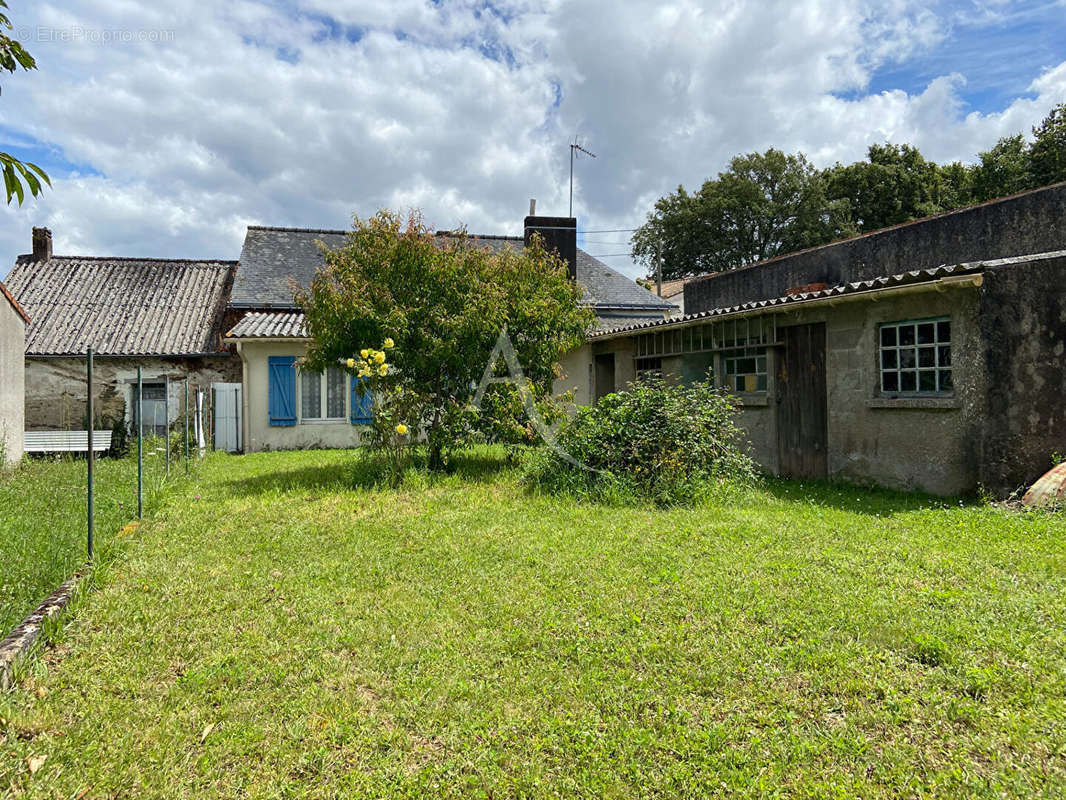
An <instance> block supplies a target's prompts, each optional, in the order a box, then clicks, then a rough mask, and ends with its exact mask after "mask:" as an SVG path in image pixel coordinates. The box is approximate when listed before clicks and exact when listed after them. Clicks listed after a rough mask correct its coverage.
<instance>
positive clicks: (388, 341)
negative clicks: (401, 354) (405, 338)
mask: <svg viewBox="0 0 1066 800" xmlns="http://www.w3.org/2000/svg"><path fill="white" fill-rule="evenodd" d="M395 346H396V342H394V341H393V340H392V339H386V340H385V349H386V350H389V349H391V348H393V347H395Z"/></svg>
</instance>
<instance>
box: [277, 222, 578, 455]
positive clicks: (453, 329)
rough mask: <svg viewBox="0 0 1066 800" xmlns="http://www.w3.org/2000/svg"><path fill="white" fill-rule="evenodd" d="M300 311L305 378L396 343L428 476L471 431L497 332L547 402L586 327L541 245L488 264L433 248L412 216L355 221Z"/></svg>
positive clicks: (469, 250) (471, 251) (556, 264)
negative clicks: (306, 340)
mask: <svg viewBox="0 0 1066 800" xmlns="http://www.w3.org/2000/svg"><path fill="white" fill-rule="evenodd" d="M297 302H298V303H299V304H300V306H301V307H302V308H303V310H304V313H305V315H306V319H307V325H308V329H309V331H310V335H311V339H312V342H311V346H310V348H309V351H308V354H307V359H306V361H307V366H308V368H310V369H315V370H321V369H323V368H325V367H326V366H336V365H338V364H347V360H348V359H349V358H357V357H358V356H359V355H360V353H361V352H362V351H363V350H364V349H367V348H373V347H377V346H379V343H380V342H383V341H385V340H386V339H389V340H391V343H392V344H394V346H395V349H394V350H393V351H392V352H393V353H394V355H393V356H391V361H392V369H394V370H395V373H394V374H395V378H396V381H395V382H396V386H397V389H398V390H399V391H400V392H402V396H403V398H404V403H405V414H406V418H405V420H404V424H405V425H406V426H407V427H408V428H409V433H408V434H407V435H409V436H411V437H413V439H414V440H424V441H425V443H426V446H427V448H428V451H429V466H430V468H431V469H436V468H439V467H441V466H442V465H443V464H444V463H445V458H446V455H447V453H448V452H449V451H454V450H456V449H459V448H462V447H464V446H466V445H467V444H468V443H469V442H470V441H471V440H472V436H473V435H474V433H475V431H476V430H477V429H478V425H479V421H478V419H477V417H478V414H477V412H476V411H475V410H474V409H473V408H472V405H471V404H472V401H473V397H474V394H475V389H476V387H477V385H478V383H479V382H480V380H481V378H482V376H483V374H484V371H485V368H486V364H487V362H488V360H489V357H490V354H491V353H492V350H493V347H494V346H495V344H496V342H497V340H498V338H499V336H500V332H501V331H503V330H505V329H506V331H507V334H508V336H509V337H510V339H511V342H512V344H513V345H514V349H515V352H516V354H517V356H518V359H519V362H520V363H521V365H522V369H523V371H524V373H525V376H526V378H527V379H528V380H529V382H530V385H531V388H532V389H533V391H534V393H535V394H536V395H539V396H541V397H543V396H547V395H548V394H549V393H550V392H551V386H552V381H553V379H554V378H555V377H556V376H557V369H558V365H559V361H560V359H561V358H562V356H563V355H564V354H565V353H566V352H568V351H569V350H572V349H573V348H575V347H578V346H580V345H581V344H582V343H583V342H584V340H585V335H586V334H587V332H588V330H589V329H590V327H591V326H592V323H593V318H592V314H591V312H590V311H589V310H588V309H587V308H586V307H584V306H582V305H581V289H580V287H579V286H578V285H577V284H576V283H575V282H574V281H572V280H570V278H569V276H568V272H567V268H566V265H565V263H564V262H563V261H562V260H561V259H560V258H559V256H558V255H557V254H556V253H555V252H554V251H549V250H547V249H545V248H544V247H543V246H542V245H541V243H540V240H539V239H536V240H534V242H533V243H532V244H531V245H530V246H529V247H526V248H504V249H502V250H499V251H495V252H493V251H491V250H489V249H488V248H486V247H484V246H483V245H479V244H478V243H477V241H476V240H473V239H469V238H467V237H466V236H465V235H463V234H459V235H456V236H452V237H448V238H443V237H435V236H434V235H433V234H432V233H431V232H430V231H429V230H428V229H427V228H426V227H425V226H424V225H423V223H422V220H421V217H420V216H419V215H417V214H411V215H410V216H409V217H408V218H406V219H402V218H401V217H399V216H398V215H396V214H392V213H389V212H384V211H382V212H380V213H378V214H377V215H376V216H374V217H372V218H370V219H367V220H361V219H358V218H357V219H356V220H355V224H354V228H353V230H352V232H351V233H350V234H349V235H348V238H347V241H346V242H345V244H344V245H343V246H342V247H340V248H338V249H336V250H333V251H327V252H326V253H325V265H324V267H322V268H321V269H320V270H319V271H318V272H317V274H316V275H315V277H314V279H313V280H312V281H311V285H310V286H309V287H308V288H307V290H306V291H303V292H299V293H298V295H297ZM349 369H350V367H349ZM354 374H355V373H353V375H354ZM356 377H358V376H357V375H356ZM496 385H497V386H501V387H502V388H507V387H504V386H503V385H502V384H496Z"/></svg>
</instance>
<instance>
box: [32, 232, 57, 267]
mask: <svg viewBox="0 0 1066 800" xmlns="http://www.w3.org/2000/svg"><path fill="white" fill-rule="evenodd" d="M51 257H52V232H51V231H50V230H48V228H34V229H33V260H34V261H47V260H48V259H50V258H51Z"/></svg>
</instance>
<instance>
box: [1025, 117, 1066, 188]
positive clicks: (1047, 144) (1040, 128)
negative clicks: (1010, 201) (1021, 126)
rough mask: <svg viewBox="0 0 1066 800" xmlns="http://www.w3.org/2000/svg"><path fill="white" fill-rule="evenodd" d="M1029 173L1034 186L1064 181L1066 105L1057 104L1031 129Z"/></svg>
mask: <svg viewBox="0 0 1066 800" xmlns="http://www.w3.org/2000/svg"><path fill="white" fill-rule="evenodd" d="M1029 172H1030V174H1031V175H1032V180H1033V185H1034V186H1047V185H1048V184H1049V183H1058V182H1059V181H1066V103H1059V104H1058V105H1057V106H1055V107H1054V108H1053V109H1051V113H1049V114H1048V115H1047V116H1046V117H1044V120H1043V122H1041V123H1040V124H1039V125H1037V126H1036V127H1035V128H1033V143H1032V145H1030V147H1029Z"/></svg>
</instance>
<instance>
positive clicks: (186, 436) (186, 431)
mask: <svg viewBox="0 0 1066 800" xmlns="http://www.w3.org/2000/svg"><path fill="white" fill-rule="evenodd" d="M185 474H186V475H188V474H189V376H188V375H186V376H185Z"/></svg>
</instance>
